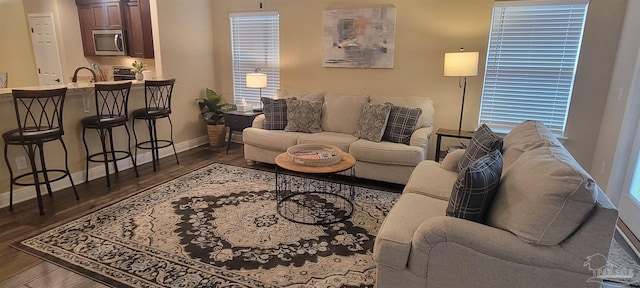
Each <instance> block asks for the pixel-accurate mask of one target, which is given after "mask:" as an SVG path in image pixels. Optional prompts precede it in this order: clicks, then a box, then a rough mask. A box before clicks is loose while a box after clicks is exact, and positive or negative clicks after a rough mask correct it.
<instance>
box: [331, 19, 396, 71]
mask: <svg viewBox="0 0 640 288" xmlns="http://www.w3.org/2000/svg"><path fill="white" fill-rule="evenodd" d="M322 21H323V35H324V39H323V44H322V45H323V53H324V57H323V61H322V62H323V66H324V67H346V68H393V54H394V47H395V28H396V8H395V7H379V8H363V9H340V10H324V11H323V19H322Z"/></svg>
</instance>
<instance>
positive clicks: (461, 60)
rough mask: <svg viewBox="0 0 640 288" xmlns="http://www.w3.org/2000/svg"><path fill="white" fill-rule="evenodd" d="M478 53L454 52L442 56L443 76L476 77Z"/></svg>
mask: <svg viewBox="0 0 640 288" xmlns="http://www.w3.org/2000/svg"><path fill="white" fill-rule="evenodd" d="M477 75H478V52H455V53H445V54H444V76H456V77H465V76H477Z"/></svg>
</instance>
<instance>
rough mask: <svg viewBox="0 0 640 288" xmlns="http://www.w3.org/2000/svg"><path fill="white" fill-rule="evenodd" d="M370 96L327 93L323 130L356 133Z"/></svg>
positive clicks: (324, 105) (323, 106)
mask: <svg viewBox="0 0 640 288" xmlns="http://www.w3.org/2000/svg"><path fill="white" fill-rule="evenodd" d="M364 103H369V96H347V95H338V94H326V95H325V96H324V104H323V105H322V130H323V131H329V132H337V133H345V134H350V135H354V134H356V130H358V123H359V122H360V115H361V114H362V109H363V108H364Z"/></svg>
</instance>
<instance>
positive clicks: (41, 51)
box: [28, 13, 63, 85]
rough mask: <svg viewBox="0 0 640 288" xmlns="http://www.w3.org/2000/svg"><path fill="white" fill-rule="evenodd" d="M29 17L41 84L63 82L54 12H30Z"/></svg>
mask: <svg viewBox="0 0 640 288" xmlns="http://www.w3.org/2000/svg"><path fill="white" fill-rule="evenodd" d="M28 17H29V27H30V29H31V42H32V43H33V54H34V56H35V58H36V68H37V69H38V71H37V72H38V80H39V81H40V85H55V84H62V80H63V79H62V68H61V66H60V54H59V53H58V41H57V39H56V29H55V26H54V25H53V14H51V13H38V14H29V15H28Z"/></svg>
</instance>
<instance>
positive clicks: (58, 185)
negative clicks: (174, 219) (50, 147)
mask: <svg viewBox="0 0 640 288" xmlns="http://www.w3.org/2000/svg"><path fill="white" fill-rule="evenodd" d="M208 141H209V140H208V138H207V137H206V136H203V137H199V138H195V139H191V140H187V141H184V142H181V143H176V151H177V152H178V153H180V152H183V151H186V150H189V149H193V148H195V147H198V146H202V145H205V144H209V142H208ZM143 151H148V150H143ZM159 154H160V158H164V157H167V156H171V157H173V148H172V147H171V146H169V147H165V148H162V149H160V151H159ZM136 161H137V164H138V165H142V164H145V163H149V162H151V152H150V151H148V152H145V153H142V154H138V157H137V158H136ZM131 168H133V163H132V162H131V160H130V159H123V160H120V161H118V169H119V170H120V171H124V170H127V169H131ZM109 172H111V174H113V173H114V172H115V170H114V169H113V165H111V166H110V167H109ZM105 175H107V173H106V171H105V169H104V165H99V166H96V167H93V168H90V169H89V180H93V179H96V178H100V177H104V176H105ZM84 176H85V175H84V170H82V171H79V172H75V173H71V178H72V179H73V183H74V184H75V185H78V184H81V183H84V182H85V181H84V178H85V177H84ZM15 187H16V186H14V188H15ZM18 187H19V186H18ZM68 187H71V182H69V178H68V177H65V178H64V179H62V180H59V181H56V182H53V183H51V190H53V192H54V193H55V192H56V191H60V190H62V189H64V188H68ZM43 188H44V186H43ZM41 191H42V194H43V195H44V194H47V192H46V191H47V190H46V188H44V190H42V189H41ZM34 198H36V189H35V187H33V186H28V187H24V188H20V189H16V190H14V191H13V204H16V203H20V202H22V201H27V200H30V199H34ZM8 206H9V191H5V192H3V193H2V194H0V208H3V207H8Z"/></svg>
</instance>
